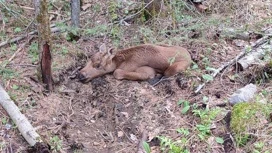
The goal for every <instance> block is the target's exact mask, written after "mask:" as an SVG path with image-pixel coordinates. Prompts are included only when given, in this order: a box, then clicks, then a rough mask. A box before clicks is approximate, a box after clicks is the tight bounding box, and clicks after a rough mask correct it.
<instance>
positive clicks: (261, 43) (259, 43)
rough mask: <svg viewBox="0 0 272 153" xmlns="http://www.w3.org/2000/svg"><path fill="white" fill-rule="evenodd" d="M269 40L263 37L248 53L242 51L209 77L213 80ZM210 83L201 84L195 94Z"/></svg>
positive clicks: (244, 50) (267, 37)
mask: <svg viewBox="0 0 272 153" xmlns="http://www.w3.org/2000/svg"><path fill="white" fill-rule="evenodd" d="M270 38H272V36H270V35H267V36H264V37H263V38H261V39H259V40H257V41H256V42H255V43H254V44H252V45H251V47H250V51H248V50H247V49H246V48H245V49H243V51H242V52H241V53H240V54H239V55H238V56H236V57H235V58H234V59H232V60H231V61H229V62H227V63H225V64H224V65H222V66H221V67H219V68H218V69H216V70H215V71H214V72H213V73H212V74H211V76H212V77H213V78H215V77H216V76H217V74H219V73H220V72H222V71H223V70H224V69H225V68H227V67H228V66H230V65H233V64H234V63H236V62H237V61H238V60H239V59H241V58H242V57H244V56H245V55H246V54H248V53H251V52H252V51H254V50H255V49H256V48H257V47H259V46H261V45H263V44H264V43H266V42H267V41H268V40H269V39H270ZM208 82H210V81H209V80H207V81H206V82H204V83H202V84H201V85H199V86H198V87H197V89H196V90H195V93H198V92H199V91H200V90H201V89H202V88H203V87H204V86H205V84H206V83H208Z"/></svg>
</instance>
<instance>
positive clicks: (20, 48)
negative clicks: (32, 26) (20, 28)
mask: <svg viewBox="0 0 272 153" xmlns="http://www.w3.org/2000/svg"><path fill="white" fill-rule="evenodd" d="M31 39H33V36H31V37H30V38H29V39H28V41H27V42H25V43H23V44H22V45H21V46H20V47H19V49H18V50H17V51H16V52H15V53H14V54H13V55H12V56H11V57H10V58H9V60H8V62H7V63H6V64H5V65H4V66H3V67H4V68H5V67H6V66H7V65H8V64H9V63H10V62H11V61H12V60H13V59H14V57H15V56H16V55H17V54H18V53H19V52H20V51H21V50H22V49H23V48H24V47H25V45H26V44H28V43H29V42H30V41H31Z"/></svg>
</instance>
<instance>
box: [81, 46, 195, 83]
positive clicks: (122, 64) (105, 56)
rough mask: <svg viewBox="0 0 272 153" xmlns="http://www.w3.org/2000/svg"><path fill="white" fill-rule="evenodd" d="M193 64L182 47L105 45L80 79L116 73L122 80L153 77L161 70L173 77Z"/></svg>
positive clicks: (160, 72)
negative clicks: (116, 46) (112, 46)
mask: <svg viewBox="0 0 272 153" xmlns="http://www.w3.org/2000/svg"><path fill="white" fill-rule="evenodd" d="M190 64H191V56H190V54H189V52H188V51H187V50H186V49H185V48H182V47H178V46H168V45H153V44H144V45H139V46H135V47H131V48H128V49H123V50H120V51H118V52H114V50H113V49H109V50H107V48H106V46H105V45H102V46H101V47H100V51H99V52H97V53H96V54H94V55H93V56H92V57H91V60H90V61H89V62H87V64H86V66H85V67H84V68H83V69H81V70H80V71H79V74H78V78H79V80H80V81H82V82H88V81H90V80H92V79H94V78H96V77H100V76H103V75H105V74H107V73H111V72H113V75H114V77H115V78H116V79H119V80H121V79H127V80H149V79H153V78H154V77H155V76H156V74H157V73H159V74H163V75H164V76H166V77H169V76H173V75H175V74H177V73H178V72H181V71H184V70H186V68H187V67H189V66H190Z"/></svg>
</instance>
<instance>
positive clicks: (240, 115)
mask: <svg viewBox="0 0 272 153" xmlns="http://www.w3.org/2000/svg"><path fill="white" fill-rule="evenodd" d="M271 110H272V106H271V104H263V103H258V102H255V103H239V104H236V105H235V106H234V107H233V110H232V115H231V122H230V127H231V130H232V132H234V134H235V138H236V141H237V143H238V144H240V145H245V144H246V141H247V140H248V139H249V138H250V136H249V135H248V133H251V132H252V131H254V130H257V129H261V128H262V127H263V126H264V122H265V121H266V120H267V118H268V117H269V114H270V113H271Z"/></svg>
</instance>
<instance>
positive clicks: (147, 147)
mask: <svg viewBox="0 0 272 153" xmlns="http://www.w3.org/2000/svg"><path fill="white" fill-rule="evenodd" d="M143 147H144V150H145V152H146V153H150V152H151V149H150V146H149V144H148V143H147V142H145V141H144V142H143Z"/></svg>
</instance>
